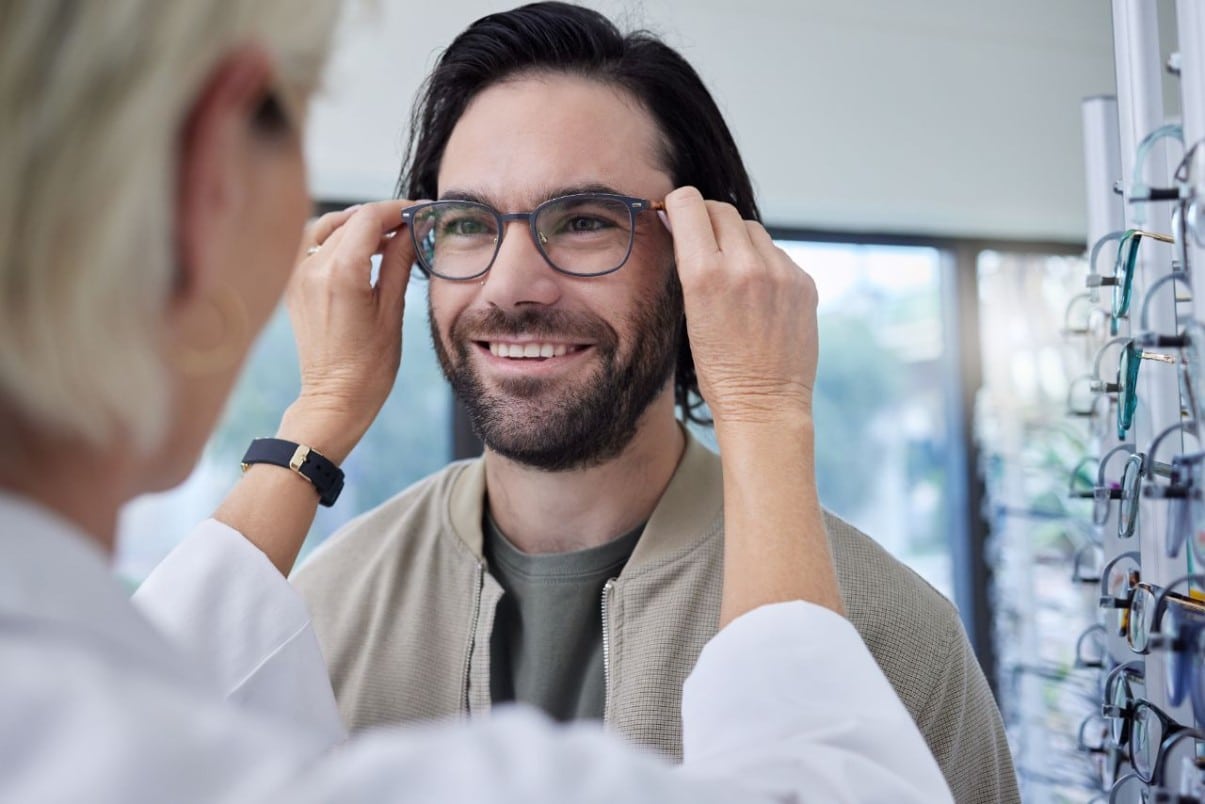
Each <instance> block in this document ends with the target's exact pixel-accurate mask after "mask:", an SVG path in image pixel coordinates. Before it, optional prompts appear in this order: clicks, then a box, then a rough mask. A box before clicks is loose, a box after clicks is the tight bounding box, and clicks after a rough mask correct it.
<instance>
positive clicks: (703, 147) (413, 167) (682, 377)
mask: <svg viewBox="0 0 1205 804" xmlns="http://www.w3.org/2000/svg"><path fill="white" fill-rule="evenodd" d="M522 73H567V74H570V75H576V76H582V77H584V78H589V79H591V80H593V81H599V82H602V83H605V84H609V85H612V86H614V87H617V88H620V89H623V90H626V91H627V92H628V93H630V94H631V95H632V96H633V97H635V98H636V99H637V100H638V101H639V102H640V103H641V104H643V106H644V108H645V109H647V110H648V112H649V113H650V114H651V115H652V117H653V119H654V121H656V123H657V126H658V127H659V128H660V133H661V135H662V141H663V143H662V144H663V151H664V153H663V154H662V158H663V159H664V161H665V167H666V168H667V170H668V172H669V174H670V177H671V178H672V180H673V182H674V185H675V186H677V187H681V186H683V185H687V184H689V185H693V186H695V187H697V188H698V189H699V191H700V192H701V193H702V194H703V196H704V197H705V198H712V199H716V200H721V201H727V202H729V203H731V204H733V205H734V206H735V207H736V208H737V209H738V210H740V213H741V217H743V218H745V219H747V220H760V213H759V212H758V209H757V202H756V201H755V200H754V196H753V186H752V183H751V182H750V180H749V174H748V172H747V171H746V170H745V165H744V163H743V162H742V161H741V155H740V153H739V152H738V151H737V147H736V142H735V141H734V140H733V139H732V133H731V132H730V131H729V130H728V126H727V124H725V122H724V117H723V115H721V114H720V110H719V108H718V107H717V106H716V104H715V100H714V99H713V98H712V97H711V93H710V92H708V91H707V87H705V86H704V85H703V81H702V79H701V78H699V74H698V73H696V72H695V70H694V68H693V67H691V66H690V64H688V63H687V62H686V60H685V59H684V58H682V56H681V55H680V54H679V53H678V52H677V51H675V50H674V49H673V48H671V47H669V46H668V45H666V44H665V43H664V42H662V41H661V40H660V39H658V38H657V37H656V36H655V35H654V34H652V33H650V32H648V31H644V30H639V31H633V32H631V33H627V34H625V33H623V32H622V31H620V30H619V28H617V27H616V26H615V25H614V24H613V23H612V22H611V21H610V20H608V19H607V18H606V17H604V16H603V15H602V14H599V13H598V12H596V11H593V10H591V9H587V8H582V7H580V6H575V5H571V4H569V3H560V2H544V3H532V4H530V5H525V6H521V7H519V8H516V9H513V10H511V11H506V12H502V13H498V14H490V15H489V16H486V17H482V18H481V19H479V20H477V21H476V22H474V23H473V24H472V25H470V26H469V27H468V28H466V29H465V30H464V31H463V32H462V33H461V34H460V35H459V36H457V37H456V39H455V40H453V42H452V44H451V45H449V46H448V48H447V50H445V51H444V52H443V53H442V54H441V56H440V58H439V61H438V62H437V63H436V65H435V69H434V70H433V71H432V72H431V74H430V75H429V76H428V77H427V79H426V81H425V82H424V84H423V87H422V89H421V91H420V93H419V96H418V99H417V100H416V101H415V105H414V109H413V111H412V113H411V118H410V138H409V143H408V145H407V152H406V158H405V160H404V162H403V166H402V172H401V176H400V177H399V179H398V186H397V194H398V195H399V196H400V197H405V198H435V197H436V193H437V192H438V188H437V186H436V178H437V177H438V175H439V165H440V160H441V159H442V158H443V154H444V149H445V148H446V147H447V144H448V139H449V137H450V136H451V134H452V129H453V128H454V127H455V125H456V123H457V122H458V121H459V120H460V117H461V115H462V114H464V110H465V108H466V107H467V106H468V104H469V102H470V101H471V100H472V99H473V98H474V97H476V96H477V94H478V93H480V92H481V91H483V90H485V89H487V88H489V87H491V86H493V85H494V84H497V83H499V82H501V81H503V80H506V79H508V78H513V77H515V76H516V75H518V74H522ZM679 343H680V346H679V349H678V358H677V366H676V369H675V373H674V400H675V402H676V403H677V405H678V407H679V408H680V409H681V411H682V415H683V417H684V418H686V419H688V420H690V421H694V422H697V423H700V424H708V423H710V422H709V421H708V420H707V419H706V418H705V417H704V416H703V415H702V413H701V411H700V408H701V407H702V405H703V399H702V397H701V396H700V395H699V383H698V377H697V376H696V374H695V364H694V357H693V356H692V355H691V351H690V342H689V341H688V340H687V337H686V320H685V318H683V320H682V322H681V323H680V325H679Z"/></svg>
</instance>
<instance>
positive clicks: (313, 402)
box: [278, 201, 414, 464]
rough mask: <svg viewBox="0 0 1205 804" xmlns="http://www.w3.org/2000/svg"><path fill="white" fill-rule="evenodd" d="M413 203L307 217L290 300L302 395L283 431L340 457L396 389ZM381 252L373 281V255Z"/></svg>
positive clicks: (411, 255)
mask: <svg viewBox="0 0 1205 804" xmlns="http://www.w3.org/2000/svg"><path fill="white" fill-rule="evenodd" d="M410 205H411V202H409V201H380V202H377V203H372V204H365V205H363V206H358V207H351V208H349V209H346V210H343V211H341V212H332V213H329V214H327V215H323V216H322V217H321V218H318V219H317V220H315V221H313V222H311V223H310V225H309V226H308V227H307V228H306V232H305V235H304V237H303V238H302V244H301V252H300V254H299V257H298V260H299V263H298V266H297V268H296V270H295V272H294V275H293V279H292V281H291V282H290V285H289V289H288V293H287V296H286V302H287V306H288V310H289V319H290V321H291V322H292V324H293V336H294V338H295V339H296V341H297V352H298V357H299V359H300V363H301V393H300V395H299V396H298V398H297V401H295V402H294V403H293V404H292V405H291V406H290V407H289V410H288V411H287V412H286V413H285V416H284V420H283V421H282V423H281V428H280V431H279V433H278V435H280V437H282V438H287V439H289V440H291V441H297V442H299V443H304V444H307V445H308V446H311V447H313V448H314V449H316V450H318V451H319V452H320V453H322V454H323V455H325V456H326V457H327V458H329V459H330V460H332V461H334V462H335V463H336V464H338V463H342V462H343V460H344V459H345V458H346V457H347V455H348V453H350V452H351V450H352V448H353V447H355V445H356V444H357V443H358V442H359V440H360V438H361V437H362V436H363V435H364V433H365V432H366V431H367V430H368V427H369V425H371V424H372V422H373V420H374V419H375V418H376V416H377V414H378V413H379V412H380V410H381V406H382V405H383V404H384V403H385V399H386V398H387V397H388V396H389V392H390V390H391V389H392V388H393V382H394V379H395V378H396V377H397V371H398V365H399V363H400V361H401V354H402V313H403V311H404V307H405V294H406V284H407V282H408V281H409V278H410V267H411V265H412V264H413V261H414V249H413V246H412V243H411V240H410V237H409V236H408V234H407V233H406V232H404V231H399V227H400V225H401V221H402V215H401V213H402V210H403V209H405V208H406V207H408V206H410ZM376 254H380V255H381V268H380V274H379V277H378V280H377V283H376V285H375V286H373V285H371V284H370V274H371V270H372V264H371V258H372V257H373V255H376Z"/></svg>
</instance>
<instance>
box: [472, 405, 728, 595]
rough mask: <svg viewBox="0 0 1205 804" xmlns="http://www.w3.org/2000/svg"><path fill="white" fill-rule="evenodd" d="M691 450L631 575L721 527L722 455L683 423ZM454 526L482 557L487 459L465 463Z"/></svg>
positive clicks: (655, 515) (639, 548)
mask: <svg viewBox="0 0 1205 804" xmlns="http://www.w3.org/2000/svg"><path fill="white" fill-rule="evenodd" d="M683 432H684V434H685V436H686V449H685V450H684V451H683V453H682V460H681V461H679V462H678V468H677V469H675V470H674V476H673V477H672V478H671V479H670V482H669V486H668V487H667V488H666V489H665V493H664V494H663V495H661V500H660V502H658V503H657V507H656V508H654V509H653V514H652V516H651V517H649V521H648V524H647V525H646V526H645V528H644V535H643V536H641V538H640V542H639V543H638V544H637V545H636V550H635V551H634V552H633V553H632V558H631V560H630V561H629V562H628V565H627V568H625V570H624V572H625V574H626V573H628V572H630V571H638V570H640V569H641V568H643V567H647V566H651V565H653V564H658V563H661V562H663V561H665V560H669V559H672V558H674V557H676V556H678V555H680V554H681V552H682V551H683V550H685V549H687V548H689V547H690V546H692V545H693V544H695V543H697V542H698V541H700V540H701V539H702V538H703V537H704V536H705V535H707V533H709V532H710V530H711V529H712V528H713V527H714V526H717V525H718V523H719V519H720V517H721V515H722V514H723V511H724V501H723V498H722V496H721V495H717V494H716V493H715V489H717V488H722V487H723V474H722V472H721V469H720V458H719V456H718V455H716V454H715V453H714V452H712V451H711V450H709V449H708V448H707V447H705V446H704V445H703V444H701V443H700V442H699V441H698V440H697V439H695V438H694V437H693V436H691V434H690V431H688V430H685V428H683ZM448 506H449V510H448V517H449V522H450V524H451V526H452V530H453V531H455V533H456V535H457V536H458V537H459V538H460V540H461V541H462V542H464V544H465V545H466V546H467V547H468V548H469V549H470V550H471V551H472V552H473V555H475V556H476V557H477V558H478V559H481V557H482V542H483V540H484V537H483V536H482V533H481V518H482V514H483V513H484V506H485V460H484V459H483V458H477V459H475V460H472V461H467V462H465V463H463V464H461V470H460V472H459V473H458V474H457V475H456V477H455V478H453V480H452V490H451V494H450V495H449V499H448Z"/></svg>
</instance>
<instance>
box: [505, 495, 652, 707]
mask: <svg viewBox="0 0 1205 804" xmlns="http://www.w3.org/2000/svg"><path fill="white" fill-rule="evenodd" d="M484 519H485V522H484V531H485V545H484V546H485V559H486V561H487V562H488V564H489V568H490V572H491V573H492V574H493V575H494V577H495V578H497V580H498V583H499V584H500V585H501V586H502V589H503V591H504V594H503V596H502V599H501V600H500V601H499V602H498V608H497V610H496V612H495V615H494V632H493V635H492V637H491V643H490V697H491V700H492V701H493V702H494V703H496V704H498V703H505V702H508V701H520V702H522V703H526V704H531V705H532V706H537V707H539V708H540V709H542V710H544V711H545V712H546V713H547V714H548V715H549V716H550V717H552V718H554V719H556V720H561V721H567V720H582V719H598V720H601V719H602V717H603V708H604V705H605V696H606V686H605V680H604V671H603V640H602V595H603V587H604V586H606V584H607V581H609V580H610V579H612V578H614V577H616V576H617V575H619V572H620V570H622V569H623V566H624V564H626V563H627V561H628V558H629V557H631V555H632V551H633V550H634V549H635V548H636V542H637V541H639V540H640V533H641V531H643V530H644V526H643V525H642V526H640V527H639V528H637V529H636V530H634V531H632V532H631V533H628V534H626V535H624V536H621V537H619V538H618V539H615V540H614V541H610V542H607V543H606V544H602V545H599V546H597V547H591V548H588V549H586V550H575V551H573V552H571V553H547V554H542V555H531V554H528V553H524V552H523V551H521V550H519V549H518V548H517V547H515V546H514V545H513V544H511V543H510V541H508V540H507V538H506V536H505V535H503V534H502V532H501V531H500V530H498V527H497V526H496V525H495V524H494V522H493V520H492V518H491V517H490V516H489V515H488V514H487V515H486V516H485V517H484Z"/></svg>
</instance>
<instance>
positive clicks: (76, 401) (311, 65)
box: [0, 0, 339, 449]
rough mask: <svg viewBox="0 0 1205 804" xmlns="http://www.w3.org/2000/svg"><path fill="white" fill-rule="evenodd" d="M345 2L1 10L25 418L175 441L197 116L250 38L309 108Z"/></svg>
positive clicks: (5, 271)
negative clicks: (177, 345)
mask: <svg viewBox="0 0 1205 804" xmlns="http://www.w3.org/2000/svg"><path fill="white" fill-rule="evenodd" d="M338 2H339V0H325V1H319V2H315V0H309V2H306V3H304V4H301V3H297V2H295V0H205V2H201V1H200V0H106V2H93V0H34V1H33V2H30V0H0V400H3V402H4V403H5V404H6V405H8V406H10V407H11V408H12V409H13V410H14V411H15V413H16V415H17V416H18V417H19V418H20V419H21V420H22V421H26V422H28V423H30V424H32V425H33V426H35V427H37V428H39V429H42V430H46V431H47V432H53V433H56V434H59V435H62V436H64V437H68V438H80V439H84V440H85V441H86V442H88V443H90V444H93V445H97V446H104V445H106V444H109V443H111V441H112V440H113V439H114V438H115V437H117V436H118V435H120V436H121V437H123V438H130V439H132V440H133V441H134V442H135V443H136V444H137V445H138V446H139V447H140V448H142V449H150V448H151V447H153V446H154V445H155V444H156V443H157V442H158V441H159V440H160V439H161V438H162V437H163V433H164V431H165V428H166V420H167V414H168V399H167V389H166V387H165V382H164V370H163V366H162V358H161V357H160V352H159V346H158V344H157V343H156V336H155V333H156V331H157V326H158V325H159V324H160V322H161V320H162V315H163V312H164V309H165V305H166V303H167V301H168V298H169V294H170V292H171V288H172V282H173V279H174V268H175V266H174V257H173V253H174V243H173V240H174V226H173V224H174V221H173V209H174V206H175V204H174V194H175V189H176V188H175V183H176V152H177V146H178V137H179V133H180V131H181V128H182V125H183V123H184V118H185V115H186V114H187V112H188V110H189V108H190V107H191V105H192V104H193V102H194V101H195V99H196V97H197V95H198V93H199V92H200V90H201V85H202V82H203V81H204V80H205V79H206V78H207V76H208V75H209V74H210V72H211V71H212V70H213V69H214V68H215V67H216V66H217V64H218V63H219V62H220V60H221V59H222V58H223V57H224V56H225V55H226V54H228V53H229V52H230V50H231V49H232V48H234V47H237V46H240V45H244V44H251V43H254V44H257V45H259V46H261V47H263V48H265V50H266V51H267V52H268V53H269V54H270V55H271V57H272V58H273V60H274V63H275V66H276V71H277V76H278V80H279V82H280V89H281V92H282V93H283V94H284V95H285V98H286V99H287V100H288V101H291V103H289V104H288V107H289V108H295V107H294V104H296V106H297V107H304V105H305V101H306V99H308V97H309V95H310V93H311V92H312V91H313V89H314V88H315V87H316V85H317V82H318V80H319V78H320V75H321V72H322V69H323V66H324V63H325V58H326V54H327V51H328V49H329V46H330V34H331V30H332V28H333V27H334V24H335V21H336V16H337V11H338Z"/></svg>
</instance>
